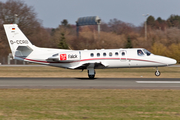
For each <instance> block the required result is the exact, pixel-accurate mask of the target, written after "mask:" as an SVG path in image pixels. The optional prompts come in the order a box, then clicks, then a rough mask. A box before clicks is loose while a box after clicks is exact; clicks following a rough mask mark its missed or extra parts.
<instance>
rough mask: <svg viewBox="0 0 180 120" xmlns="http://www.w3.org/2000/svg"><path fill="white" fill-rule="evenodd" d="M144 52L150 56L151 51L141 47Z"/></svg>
mask: <svg viewBox="0 0 180 120" xmlns="http://www.w3.org/2000/svg"><path fill="white" fill-rule="evenodd" d="M143 51H144V53H145V54H146V55H147V56H150V55H151V52H149V51H148V50H146V49H143Z"/></svg>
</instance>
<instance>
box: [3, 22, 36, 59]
mask: <svg viewBox="0 0 180 120" xmlns="http://www.w3.org/2000/svg"><path fill="white" fill-rule="evenodd" d="M4 29H5V32H6V36H7V39H8V42H9V46H10V48H11V51H12V54H13V58H15V57H16V56H21V57H27V56H28V55H29V54H30V53H31V52H32V51H33V46H34V45H32V44H31V42H30V41H29V40H28V38H27V37H26V36H25V35H24V34H23V32H22V31H21V30H20V29H19V27H18V25H17V24H4Z"/></svg>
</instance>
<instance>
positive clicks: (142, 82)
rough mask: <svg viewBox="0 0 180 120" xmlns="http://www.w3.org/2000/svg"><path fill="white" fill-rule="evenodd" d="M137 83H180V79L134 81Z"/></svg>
mask: <svg viewBox="0 0 180 120" xmlns="http://www.w3.org/2000/svg"><path fill="white" fill-rule="evenodd" d="M136 82H137V83H180V81H136Z"/></svg>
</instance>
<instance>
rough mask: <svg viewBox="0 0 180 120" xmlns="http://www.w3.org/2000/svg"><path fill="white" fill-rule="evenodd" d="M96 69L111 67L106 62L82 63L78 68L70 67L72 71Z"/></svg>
mask: <svg viewBox="0 0 180 120" xmlns="http://www.w3.org/2000/svg"><path fill="white" fill-rule="evenodd" d="M90 66H91V67H94V69H103V68H107V67H108V66H109V65H108V64H107V63H105V62H87V63H82V64H79V65H77V66H73V67H70V69H87V67H90Z"/></svg>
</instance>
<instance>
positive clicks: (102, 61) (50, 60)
mask: <svg viewBox="0 0 180 120" xmlns="http://www.w3.org/2000/svg"><path fill="white" fill-rule="evenodd" d="M4 28H5V32H6V35H7V39H8V42H9V45H10V48H11V51H12V55H13V58H14V59H16V60H22V61H27V62H33V63H39V64H45V65H50V66H56V67H62V68H67V69H82V70H84V69H87V72H88V76H89V78H91V79H92V78H94V77H95V74H96V72H95V69H103V68H134V67H156V68H157V71H156V72H155V75H156V76H159V75H160V72H159V71H158V67H161V66H169V65H173V64H176V60H174V59H171V58H168V57H163V56H159V55H154V54H152V53H150V52H149V51H147V50H146V49H143V48H133V49H99V50H64V49H51V48H40V47H36V46H34V45H32V44H31V42H30V41H29V40H28V38H27V37H26V36H25V35H24V34H23V33H22V31H21V30H20V29H19V27H18V25H17V24H4Z"/></svg>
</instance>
